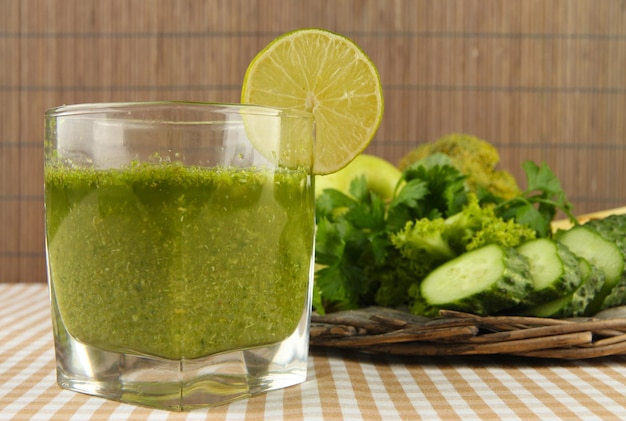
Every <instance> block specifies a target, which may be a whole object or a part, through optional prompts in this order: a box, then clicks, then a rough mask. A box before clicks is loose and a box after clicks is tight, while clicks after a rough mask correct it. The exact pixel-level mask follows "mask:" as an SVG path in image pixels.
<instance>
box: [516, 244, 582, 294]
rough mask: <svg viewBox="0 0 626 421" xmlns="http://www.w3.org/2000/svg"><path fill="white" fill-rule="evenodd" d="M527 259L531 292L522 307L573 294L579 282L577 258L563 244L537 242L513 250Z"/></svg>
mask: <svg viewBox="0 0 626 421" xmlns="http://www.w3.org/2000/svg"><path fill="white" fill-rule="evenodd" d="M517 251H518V252H519V253H520V254H521V255H522V256H525V257H526V258H527V259H528V263H529V265H530V276H531V278H532V280H533V284H534V290H533V292H532V293H531V294H530V295H529V296H528V297H527V298H526V299H525V300H524V305H527V306H534V305H538V304H540V303H545V302H546V301H550V300H553V299H555V298H558V297H562V296H564V295H566V294H568V293H570V292H572V291H574V290H575V289H576V288H577V287H578V286H579V285H580V282H581V276H580V265H579V263H578V257H577V256H576V255H575V254H574V253H572V252H571V251H569V249H568V248H567V247H566V246H564V245H563V244H561V243H559V242H556V241H552V240H549V239H547V238H538V239H536V240H530V241H527V242H525V243H524V244H522V245H521V246H519V247H518V248H517Z"/></svg>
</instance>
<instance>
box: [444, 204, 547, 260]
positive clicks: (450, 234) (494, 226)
mask: <svg viewBox="0 0 626 421" xmlns="http://www.w3.org/2000/svg"><path fill="white" fill-rule="evenodd" d="M467 198H468V202H467V204H466V205H465V207H463V209H462V210H461V212H459V213H457V214H455V215H452V216H451V217H449V218H447V219H446V220H445V228H444V235H445V236H446V238H447V239H448V242H449V244H450V247H451V248H452V249H453V250H454V251H455V252H456V253H457V254H461V253H464V252H466V251H470V250H474V249H477V248H479V247H482V246H485V245H487V244H499V245H501V246H503V247H516V246H518V245H520V244H521V243H523V242H525V241H528V240H530V239H533V238H535V237H536V232H535V230H534V229H532V228H531V227H528V226H526V225H522V224H519V223H517V222H515V220H513V219H510V220H504V219H503V218H501V217H498V216H496V214H495V211H494V208H493V206H490V205H483V206H480V204H479V202H478V198H477V196H476V195H475V194H472V193H470V194H468V195H467Z"/></svg>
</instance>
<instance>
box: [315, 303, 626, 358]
mask: <svg viewBox="0 0 626 421" xmlns="http://www.w3.org/2000/svg"><path fill="white" fill-rule="evenodd" d="M441 316H442V317H441V318H437V319H429V318H425V317H420V316H414V315H411V314H409V313H407V312H403V311H400V310H393V309H389V308H384V307H369V308H364V309H359V310H351V311H343V312H337V313H332V314H328V315H325V316H320V315H318V314H313V316H312V318H311V332H310V335H311V336H310V339H311V346H314V347H335V348H344V349H352V350H356V351H362V352H367V353H381V354H393V355H411V356H443V355H447V356H451V355H489V354H509V355H520V356H526V357H540V358H559V359H587V358H598V357H605V356H609V355H618V354H626V307H615V308H613V309H610V310H607V311H605V312H602V313H599V314H598V315H597V316H596V317H594V318H576V319H547V318H539V317H522V316H492V317H480V316H476V315H473V314H467V313H460V312H454V311H442V312H441Z"/></svg>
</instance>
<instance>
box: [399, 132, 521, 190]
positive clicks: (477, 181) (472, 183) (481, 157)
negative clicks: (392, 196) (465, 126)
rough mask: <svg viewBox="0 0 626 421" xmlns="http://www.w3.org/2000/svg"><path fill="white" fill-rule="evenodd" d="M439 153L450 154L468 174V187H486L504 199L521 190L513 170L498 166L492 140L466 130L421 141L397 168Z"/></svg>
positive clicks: (459, 168) (405, 166) (478, 188)
mask: <svg viewBox="0 0 626 421" xmlns="http://www.w3.org/2000/svg"><path fill="white" fill-rule="evenodd" d="M436 153H443V154H445V155H448V156H449V157H450V159H451V160H452V162H453V165H454V166H455V167H456V168H457V169H458V170H459V171H460V172H462V173H463V174H467V175H468V178H467V184H468V187H469V188H470V190H472V191H474V192H479V191H481V190H484V191H486V192H488V193H489V194H491V195H494V196H496V197H498V198H502V199H510V198H512V197H515V196H518V195H519V194H520V192H521V190H520V188H519V186H518V184H517V181H516V180H515V178H514V177H513V175H512V174H510V173H509V172H507V171H499V170H496V166H497V164H498V163H499V162H500V154H499V153H498V150H497V149H496V148H495V147H494V146H493V145H492V144H490V143H489V142H487V141H485V140H482V139H479V138H477V137H474V136H470V135H466V134H458V133H453V134H449V135H447V136H443V137H441V138H439V139H437V140H435V141H434V142H428V143H424V144H421V145H419V146H418V147H416V148H415V149H413V150H412V151H411V152H409V153H408V154H407V155H405V156H404V157H403V158H402V159H401V160H400V162H399V163H398V168H400V169H401V170H403V169H405V168H407V167H408V166H410V165H411V164H412V163H414V162H416V161H419V160H421V159H424V158H426V157H428V156H430V155H433V154H436Z"/></svg>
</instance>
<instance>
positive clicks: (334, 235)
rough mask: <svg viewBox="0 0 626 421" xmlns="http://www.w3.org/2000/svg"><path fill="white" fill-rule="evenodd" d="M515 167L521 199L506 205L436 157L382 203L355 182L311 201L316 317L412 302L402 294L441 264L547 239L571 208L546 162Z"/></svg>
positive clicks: (406, 174)
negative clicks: (490, 248) (487, 248)
mask: <svg viewBox="0 0 626 421" xmlns="http://www.w3.org/2000/svg"><path fill="white" fill-rule="evenodd" d="M524 169H525V170H526V171H527V178H528V181H529V183H528V186H529V187H528V189H527V191H525V192H523V193H522V194H521V195H520V196H519V197H516V198H513V199H507V200H505V199H502V198H499V197H496V196H493V195H492V194H485V193H484V192H482V193H481V191H476V192H473V191H471V190H470V189H469V188H468V185H467V176H466V175H465V174H463V173H461V172H460V171H459V170H458V169H457V167H455V165H454V164H453V162H452V161H451V160H450V158H449V157H447V156H446V155H444V154H441V153H434V154H432V155H430V156H428V157H426V158H424V159H422V160H419V161H416V162H414V163H412V164H411V165H410V166H408V167H407V168H405V170H404V171H403V182H402V183H400V184H399V185H400V186H401V187H400V188H399V189H398V191H397V192H396V194H395V196H394V197H393V199H392V200H391V201H389V202H388V203H385V202H384V201H383V200H382V199H381V198H380V197H379V196H377V195H376V194H375V193H374V192H372V191H370V190H368V189H367V184H366V180H365V178H364V177H361V178H357V179H355V180H353V181H352V183H351V186H350V195H346V194H343V193H341V192H339V191H337V190H333V189H327V190H325V191H324V193H322V194H321V195H320V196H319V197H318V199H317V202H316V217H317V221H318V225H317V237H316V263H317V264H318V270H317V272H316V280H315V281H316V282H315V295H314V299H315V308H316V310H317V311H318V312H320V313H324V312H332V311H338V310H346V309H354V308H359V307H366V306H369V305H382V306H389V307H396V306H402V305H406V304H411V303H410V302H409V300H411V298H410V297H411V294H409V291H410V290H413V291H414V290H415V285H418V284H419V283H420V282H421V280H422V279H424V278H425V277H426V276H427V275H428V274H429V273H430V272H432V271H433V270H434V269H435V268H437V267H438V266H440V265H441V264H443V263H445V262H446V261H449V260H451V259H452V258H455V257H456V256H459V255H460V254H463V253H465V252H467V251H470V250H474V249H477V248H480V247H482V246H484V245H488V244H498V245H500V246H503V247H515V246H517V245H519V244H521V243H522V242H523V241H526V240H528V239H531V238H535V237H536V236H547V235H549V233H550V232H549V231H548V230H547V229H546V227H549V223H550V221H551V219H552V217H553V216H554V214H555V213H556V209H562V210H564V211H569V210H570V209H571V205H570V204H569V202H567V200H566V198H565V195H564V193H563V191H562V189H561V188H560V183H558V180H556V177H554V175H553V174H552V172H551V171H550V170H549V168H547V166H545V164H543V165H542V166H541V167H539V166H536V165H531V164H529V163H526V164H524ZM555 180H556V181H555ZM413 296H415V294H413ZM418 307H419V306H415V305H414V306H413V307H412V308H413V309H415V308H418Z"/></svg>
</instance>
